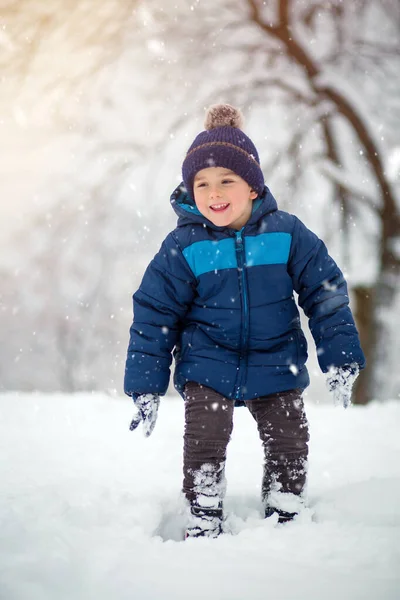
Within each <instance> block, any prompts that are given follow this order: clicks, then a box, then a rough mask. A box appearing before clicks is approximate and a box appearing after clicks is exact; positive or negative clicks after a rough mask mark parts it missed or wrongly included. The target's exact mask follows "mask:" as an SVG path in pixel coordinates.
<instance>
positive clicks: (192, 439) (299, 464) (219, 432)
mask: <svg viewBox="0 0 400 600" xmlns="http://www.w3.org/2000/svg"><path fill="white" fill-rule="evenodd" d="M184 397H185V433H184V453H183V454H184V456H183V472H184V479H183V493H184V494H185V496H186V498H187V500H188V501H189V502H190V503H191V504H196V503H199V504H201V505H207V506H210V507H214V508H216V506H217V504H218V502H219V503H221V502H222V500H223V498H224V495H225V480H224V469H225V460H226V449H227V445H228V442H229V439H230V436H231V433H232V427H233V410H234V402H233V401H232V400H228V399H226V398H224V397H223V396H221V394H218V393H217V392H216V391H215V390H213V389H211V388H208V387H206V386H204V385H200V384H198V383H194V382H189V383H188V384H187V385H186V386H185V393H184ZM245 404H246V406H247V408H248V409H249V410H250V412H251V414H252V416H253V418H254V419H255V421H256V423H257V428H258V433H259V436H260V439H261V442H262V445H263V449H264V471H263V480H262V498H263V501H264V502H265V503H268V499H269V497H270V495H271V493H272V492H274V491H277V492H278V493H282V492H283V493H291V494H295V495H296V496H299V495H300V494H301V493H302V491H303V489H304V486H305V482H306V471H307V456H308V440H309V432H308V423H307V418H306V415H305V412H304V405H303V399H302V396H301V390H290V391H288V392H280V393H277V394H271V395H270V396H265V397H263V398H256V399H254V400H248V401H246V402H245Z"/></svg>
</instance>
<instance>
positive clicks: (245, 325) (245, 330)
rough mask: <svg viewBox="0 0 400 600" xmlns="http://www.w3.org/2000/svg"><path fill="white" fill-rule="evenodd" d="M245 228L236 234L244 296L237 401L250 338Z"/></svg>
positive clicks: (236, 391)
mask: <svg viewBox="0 0 400 600" xmlns="http://www.w3.org/2000/svg"><path fill="white" fill-rule="evenodd" d="M242 233H243V228H242V229H241V230H240V231H237V232H235V236H236V246H235V247H236V257H237V264H238V270H239V285H240V291H241V296H242V316H243V320H242V335H241V339H240V356H239V367H238V370H239V373H238V378H237V384H236V390H235V395H234V397H235V400H239V398H240V395H241V392H242V382H243V381H244V376H245V374H246V370H247V364H246V359H247V345H248V337H249V297H248V290H247V280H246V273H245V249H244V240H243V237H242Z"/></svg>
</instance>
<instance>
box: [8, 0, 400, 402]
mask: <svg viewBox="0 0 400 600" xmlns="http://www.w3.org/2000/svg"><path fill="white" fill-rule="evenodd" d="M399 23H400V6H399V4H398V2H393V1H391V0H389V1H387V2H383V3H382V2H380V1H378V0H355V1H354V2H351V3H350V2H349V3H343V2H341V0H333V1H331V2H329V3H326V2H320V1H318V0H310V1H309V2H303V1H301V0H270V1H268V2H263V3H262V2H257V1H256V0H239V1H238V0H221V2H218V3H215V2H214V1H213V0H193V2H192V3H190V2H187V1H186V0H174V1H172V0H168V1H167V2H160V1H159V0H147V1H146V2H143V1H141V0H130V1H129V2H125V1H124V0H103V1H102V2H101V4H99V3H98V2H96V1H95V0H77V1H76V2H74V3H71V2H70V1H69V0H57V1H56V2H51V3H49V2H45V1H44V0H24V2H23V3H22V2H6V1H4V2H2V3H0V70H1V90H2V93H1V95H0V155H1V157H2V158H1V161H0V280H1V287H0V332H1V337H2V343H1V344H0V390H10V389H11V390H25V391H32V390H45V391H58V390H63V391H66V392H74V391H79V390H85V391H91V390H99V391H102V390H110V391H117V393H119V392H120V391H121V382H122V377H123V368H124V361H125V352H126V346H127V341H128V329H129V325H130V321H131V317H132V314H131V311H132V308H131V295H132V293H133V291H134V290H135V289H136V288H137V286H138V285H139V283H140V280H141V277H142V274H143V271H144V269H145V266H146V264H147V263H148V262H149V260H150V259H151V258H152V256H153V255H154V254H155V252H156V251H157V250H158V248H159V246H160V244H161V242H162V240H163V239H164V237H165V236H166V234H167V233H168V231H169V230H170V229H171V228H173V227H174V225H175V222H176V218H175V214H174V213H173V211H172V210H171V208H170V205H169V196H170V193H171V192H172V190H173V189H174V188H175V186H176V185H177V184H178V183H179V182H180V178H181V164H182V160H183V157H184V154H185V151H186V149H187V148H188V146H189V145H190V143H191V141H192V140H193V138H194V136H195V134H197V133H198V132H199V131H200V130H201V129H202V128H203V119H204V109H205V107H207V106H209V105H210V104H211V103H215V102H221V101H222V102H230V103H232V104H235V105H238V106H240V107H241V108H242V110H243V112H244V115H245V123H246V132H247V133H248V134H249V135H250V137H251V138H252V139H253V140H254V142H255V144H256V146H257V148H258V150H259V154H260V157H261V161H262V166H263V170H264V173H265V179H266V181H267V183H268V186H269V187H270V189H271V191H272V193H273V194H274V196H275V197H276V198H277V201H278V204H279V207H280V208H281V209H283V210H288V211H289V212H294V213H295V214H296V215H297V216H298V217H299V218H300V219H302V220H303V221H304V222H305V224H306V225H307V226H308V227H309V228H311V229H313V230H314V231H315V232H316V233H317V234H318V235H320V236H321V237H322V238H323V239H324V241H325V242H326V243H327V245H328V248H329V250H330V253H331V254H332V255H333V257H334V258H335V259H336V260H337V261H338V263H339V265H340V266H341V268H342V269H343V270H344V272H345V274H346V276H347V278H348V281H349V285H350V289H351V298H352V307H353V310H354V313H355V315H356V318H357V322H358V326H359V328H360V333H361V335H362V343H363V347H364V351H365V353H366V354H367V358H368V365H369V369H368V370H367V371H366V372H365V373H364V374H363V375H362V377H363V378H364V379H365V384H363V389H360V392H359V394H358V401H359V402H364V403H365V402H367V401H369V400H371V399H373V398H376V397H377V396H379V398H380V399H381V400H385V399H387V398H388V397H391V398H397V397H398V395H399V394H400V373H399V370H398V368H397V363H396V356H398V353H399V352H400V340H399V336H398V335H396V332H397V329H398V327H397V324H398V321H399V316H398V315H399V314H400V298H399V292H398V290H400V256H399V254H400V242H399V239H400V216H399V189H400V179H399V173H400V146H399V139H400V81H399V77H398V73H399V71H400V53H399V52H398V49H399V47H400V36H399V32H400V27H398V24H399ZM278 24H280V29H279V28H277V27H275V28H274V25H276V26H277V25H278ZM289 31H290V35H289V34H288V33H287V32H289ZM285 32H286V33H285ZM278 34H279V35H278ZM286 34H287V35H286ZM285 35H286V37H285ZM279 36H280V37H279ZM291 39H294V40H295V41H296V44H297V45H293V44H291V43H290V40H291ZM307 61H308V62H307ZM384 259H385V260H384ZM382 290H384V291H383V292H382V293H381V291H382ZM371 299H373V301H371ZM305 328H306V330H307V325H306V324H305ZM311 348H312V351H311V353H310V354H311V359H312V361H313V354H314V352H313V345H312V343H311ZM388 348H390V350H391V351H390V352H388ZM311 369H312V370H313V371H314V372H315V374H316V375H315V377H316V378H315V384H316V388H315V389H316V392H315V395H316V396H321V394H322V391H321V390H322V387H321V386H320V385H319V384H318V375H317V373H318V369H317V368H316V366H315V361H314V362H311Z"/></svg>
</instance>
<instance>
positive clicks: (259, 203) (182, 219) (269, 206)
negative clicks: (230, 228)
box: [170, 183, 278, 231]
mask: <svg viewBox="0 0 400 600" xmlns="http://www.w3.org/2000/svg"><path fill="white" fill-rule="evenodd" d="M170 201H171V206H172V208H173V209H174V211H175V212H176V214H177V215H178V227H181V226H182V225H190V224H193V223H202V224H203V225H207V227H210V228H211V229H215V230H217V231H220V230H222V229H226V228H225V227H220V226H217V225H214V223H212V222H211V221H210V220H209V219H206V217H204V216H203V215H202V214H201V212H200V211H199V210H198V208H197V206H196V204H195V202H194V200H192V199H191V197H190V196H189V194H188V193H187V192H186V189H185V186H184V184H183V183H181V184H180V185H178V187H177V188H176V189H175V190H174V191H173V193H172V195H171V200H170ZM253 202H254V204H253V212H252V214H251V217H250V219H249V220H248V222H247V223H246V225H249V224H251V223H256V222H257V221H258V220H259V219H261V217H263V216H264V215H266V214H268V213H271V212H274V211H276V210H278V205H277V203H276V200H275V198H274V197H273V195H272V194H271V192H270V191H269V189H268V188H267V186H265V187H264V191H263V193H262V194H261V196H260V197H259V198H256V199H255V200H254V201H253Z"/></svg>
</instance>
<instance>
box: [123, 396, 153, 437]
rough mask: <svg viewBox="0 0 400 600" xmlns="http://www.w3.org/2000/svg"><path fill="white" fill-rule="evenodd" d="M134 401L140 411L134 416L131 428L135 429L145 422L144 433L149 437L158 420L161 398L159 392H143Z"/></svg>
mask: <svg viewBox="0 0 400 600" xmlns="http://www.w3.org/2000/svg"><path fill="white" fill-rule="evenodd" d="M134 402H135V406H136V408H137V410H138V412H137V414H136V415H135V416H134V417H133V419H132V422H131V424H130V427H129V429H130V430H131V431H133V430H134V429H136V427H137V426H138V425H139V423H143V433H144V435H145V436H146V437H149V435H151V434H152V432H153V429H154V426H155V424H156V421H157V413H158V407H159V405H160V398H159V396H157V394H142V395H141V396H138V397H137V398H136V400H135V401H134Z"/></svg>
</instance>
